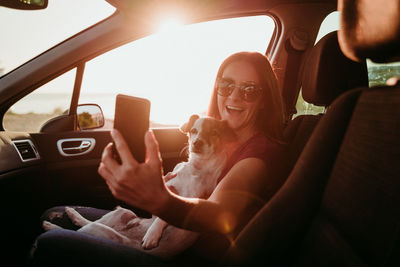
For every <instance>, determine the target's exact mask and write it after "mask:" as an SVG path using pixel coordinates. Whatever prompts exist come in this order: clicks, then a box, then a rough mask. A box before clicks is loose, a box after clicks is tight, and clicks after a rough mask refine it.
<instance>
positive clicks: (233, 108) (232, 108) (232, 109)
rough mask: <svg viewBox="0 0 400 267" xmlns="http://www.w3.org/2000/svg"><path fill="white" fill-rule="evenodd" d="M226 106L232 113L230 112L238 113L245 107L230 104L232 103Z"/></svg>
mask: <svg viewBox="0 0 400 267" xmlns="http://www.w3.org/2000/svg"><path fill="white" fill-rule="evenodd" d="M225 108H226V110H227V111H228V113H230V114H238V113H241V112H242V111H243V110H244V109H243V108H240V107H235V106H230V105H227V106H226V107H225Z"/></svg>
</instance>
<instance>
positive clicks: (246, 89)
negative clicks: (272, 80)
mask: <svg viewBox="0 0 400 267" xmlns="http://www.w3.org/2000/svg"><path fill="white" fill-rule="evenodd" d="M240 93H241V97H242V98H243V99H244V100H245V101H247V102H254V101H256V100H257V99H258V97H259V96H260V93H261V90H260V89H259V88H257V87H256V86H255V85H246V86H243V87H242V88H241V90H240Z"/></svg>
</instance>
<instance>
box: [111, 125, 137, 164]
mask: <svg viewBox="0 0 400 267" xmlns="http://www.w3.org/2000/svg"><path fill="white" fill-rule="evenodd" d="M111 136H112V138H113V140H114V144H115V148H116V150H117V151H118V154H119V157H120V158H121V162H122V164H124V163H129V164H135V165H136V164H138V162H137V161H136V159H135V158H134V157H133V156H132V153H131V151H130V150H129V146H128V144H127V143H126V141H125V139H124V137H123V136H122V134H121V133H120V132H119V131H118V130H116V129H113V130H112V131H111Z"/></svg>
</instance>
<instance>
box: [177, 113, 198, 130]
mask: <svg viewBox="0 0 400 267" xmlns="http://www.w3.org/2000/svg"><path fill="white" fill-rule="evenodd" d="M198 118H200V117H199V115H197V114H194V115H192V116H190V119H189V121H188V122H185V123H184V124H183V125H182V126H181V127H180V128H179V130H181V132H182V133H188V132H189V131H190V129H191V128H192V126H193V124H194V122H195V121H196V120H197V119H198Z"/></svg>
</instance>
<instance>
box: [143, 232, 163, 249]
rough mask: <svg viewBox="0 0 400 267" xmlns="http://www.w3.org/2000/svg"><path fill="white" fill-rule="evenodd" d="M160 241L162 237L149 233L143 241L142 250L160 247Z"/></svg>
mask: <svg viewBox="0 0 400 267" xmlns="http://www.w3.org/2000/svg"><path fill="white" fill-rule="evenodd" d="M159 241H160V237H159V236H158V235H154V234H151V232H149V231H147V232H146V234H145V235H144V237H143V239H142V248H143V249H146V250H148V249H153V248H156V247H158V242H159Z"/></svg>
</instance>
